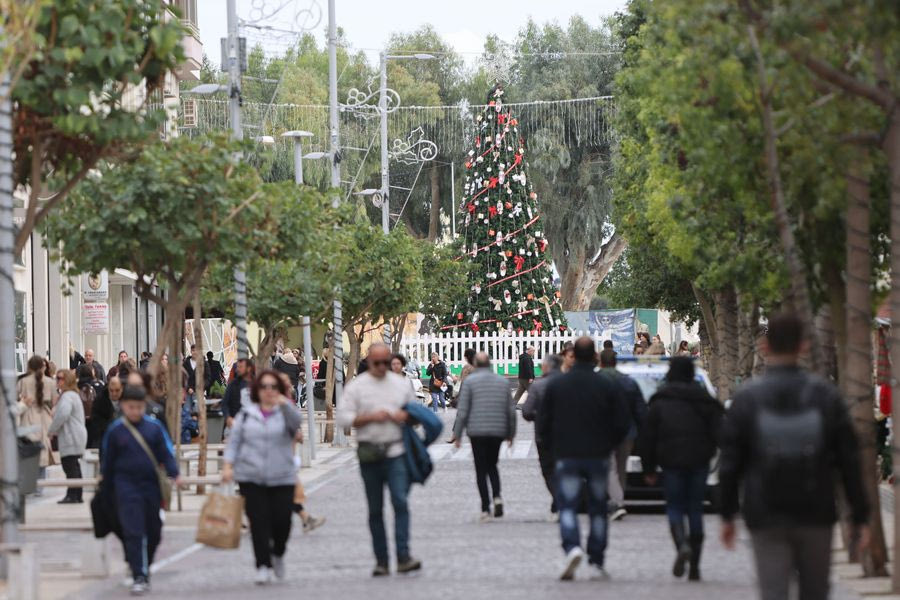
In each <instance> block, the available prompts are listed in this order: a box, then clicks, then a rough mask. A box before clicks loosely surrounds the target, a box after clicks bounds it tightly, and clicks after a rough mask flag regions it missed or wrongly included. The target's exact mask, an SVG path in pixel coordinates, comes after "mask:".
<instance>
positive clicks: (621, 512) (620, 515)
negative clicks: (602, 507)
mask: <svg viewBox="0 0 900 600" xmlns="http://www.w3.org/2000/svg"><path fill="white" fill-rule="evenodd" d="M627 514H628V511H627V510H625V509H624V508H622V507H621V506H620V507H618V508H617V509H616V510H614V511H613V512H612V514H611V515H610V516H609V519H610V520H611V521H619V520H621V519H624V518H625V516H626V515H627Z"/></svg>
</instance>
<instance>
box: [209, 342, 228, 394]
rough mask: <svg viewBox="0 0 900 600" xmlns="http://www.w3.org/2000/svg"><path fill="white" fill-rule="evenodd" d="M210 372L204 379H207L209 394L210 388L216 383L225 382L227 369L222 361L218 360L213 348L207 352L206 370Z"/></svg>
mask: <svg viewBox="0 0 900 600" xmlns="http://www.w3.org/2000/svg"><path fill="white" fill-rule="evenodd" d="M205 373H208V374H209V375H207V376H206V377H205V378H204V379H206V388H205V391H206V395H207V396H208V395H209V390H210V388H212V386H213V384H214V383H221V384H222V385H224V384H225V369H224V368H222V363H220V362H219V361H217V360H216V358H215V354H213V353H212V350H210V351H208V352H207V353H206V371H205Z"/></svg>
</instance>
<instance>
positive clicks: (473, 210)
mask: <svg viewBox="0 0 900 600" xmlns="http://www.w3.org/2000/svg"><path fill="white" fill-rule="evenodd" d="M466 210H468V211H469V214H470V215H471V214H472V213H474V212H475V205H474V204H472V203H471V202H469V203H468V204H466Z"/></svg>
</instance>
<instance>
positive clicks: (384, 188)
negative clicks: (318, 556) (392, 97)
mask: <svg viewBox="0 0 900 600" xmlns="http://www.w3.org/2000/svg"><path fill="white" fill-rule="evenodd" d="M378 112H379V113H380V117H381V229H382V231H384V233H385V235H386V234H388V233H390V232H391V203H390V193H391V181H390V173H389V171H388V169H389V168H390V163H389V158H388V113H387V54H386V53H385V52H382V53H381V86H380V88H379V96H378Z"/></svg>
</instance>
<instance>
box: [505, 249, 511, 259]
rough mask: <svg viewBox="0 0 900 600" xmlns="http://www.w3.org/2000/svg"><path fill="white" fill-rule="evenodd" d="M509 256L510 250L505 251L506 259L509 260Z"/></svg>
mask: <svg viewBox="0 0 900 600" xmlns="http://www.w3.org/2000/svg"><path fill="white" fill-rule="evenodd" d="M510 256H512V250H507V251H506V258H509V257H510Z"/></svg>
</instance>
